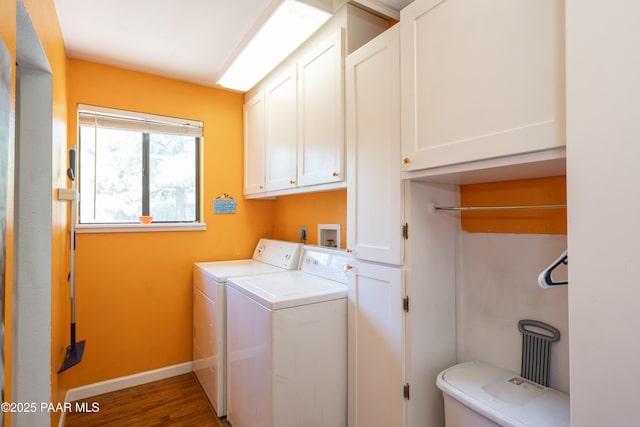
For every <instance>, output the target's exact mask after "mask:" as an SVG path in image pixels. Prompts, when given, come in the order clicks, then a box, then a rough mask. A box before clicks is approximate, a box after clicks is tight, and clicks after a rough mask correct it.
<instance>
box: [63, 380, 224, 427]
mask: <svg viewBox="0 0 640 427" xmlns="http://www.w3.org/2000/svg"><path fill="white" fill-rule="evenodd" d="M78 402H85V403H86V404H87V405H88V407H89V408H91V405H92V404H94V402H97V403H98V404H99V407H100V410H99V411H98V412H93V413H88V412H85V413H77V412H67V414H66V418H65V424H64V425H65V427H76V426H78V427H94V426H95V427H97V426H118V427H129V426H131V427H158V426H173V427H208V426H211V427H231V425H230V424H229V423H228V422H226V421H225V420H221V419H219V418H218V417H217V416H216V415H215V413H214V412H213V409H212V408H211V406H210V405H209V401H208V400H207V397H206V396H205V394H204V391H202V388H201V387H200V384H198V380H196V377H195V376H194V375H193V374H192V373H188V374H184V375H179V376H176V377H172V378H167V379H164V380H160V381H154V382H151V383H148V384H143V385H139V386H136V387H130V388H127V389H124V390H118V391H114V392H111V393H105V394H101V395H98V396H93V397H90V398H88V399H84V400H80V401H78ZM75 405H76V404H75V402H74V403H73V404H72V407H73V408H75Z"/></svg>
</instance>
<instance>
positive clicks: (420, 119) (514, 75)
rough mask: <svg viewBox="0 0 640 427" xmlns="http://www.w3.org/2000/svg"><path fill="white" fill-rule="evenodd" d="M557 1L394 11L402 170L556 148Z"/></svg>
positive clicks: (559, 105) (560, 143)
mask: <svg viewBox="0 0 640 427" xmlns="http://www.w3.org/2000/svg"><path fill="white" fill-rule="evenodd" d="M563 11H564V2H563V1H562V0H489V1H483V2H474V1H468V0H416V1H414V2H413V3H411V4H410V5H408V6H407V7H405V8H404V9H402V11H401V20H400V26H401V36H400V38H401V62H402V157H401V161H402V163H403V170H404V171H418V170H423V169H429V168H437V167H442V166H447V165H455V164H462V163H467V162H474V161H478V160H484V159H493V158H501V157H505V156H512V155H519V154H523V153H533V152H540V151H545V150H555V149H559V148H563V147H564V145H565V139H564V123H565V120H564V21H563V18H564V12H563Z"/></svg>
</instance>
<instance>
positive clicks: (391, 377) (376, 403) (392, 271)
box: [347, 262, 406, 427]
mask: <svg viewBox="0 0 640 427" xmlns="http://www.w3.org/2000/svg"><path fill="white" fill-rule="evenodd" d="M402 274H403V272H402V270H401V269H400V268H394V267H385V266H380V265H376V264H369V263H365V262H355V263H354V264H353V268H352V270H351V274H350V275H349V306H348V324H349V329H348V333H349V338H348V340H349V349H348V354H349V356H348V358H349V369H348V372H349V373H348V377H349V380H348V399H347V401H348V405H349V410H348V414H349V415H348V425H349V427H357V426H359V427H365V426H398V427H401V426H404V425H405V424H406V413H405V411H406V403H405V399H404V396H403V392H402V390H403V386H404V384H405V378H404V350H403V349H404V316H405V314H404V311H403V309H402V299H403V297H404V289H403V288H404V286H403V281H402Z"/></svg>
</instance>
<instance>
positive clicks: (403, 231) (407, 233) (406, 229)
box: [402, 222, 409, 240]
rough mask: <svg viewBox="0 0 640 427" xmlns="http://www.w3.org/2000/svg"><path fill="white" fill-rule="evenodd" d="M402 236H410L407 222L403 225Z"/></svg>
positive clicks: (406, 237) (405, 237)
mask: <svg viewBox="0 0 640 427" xmlns="http://www.w3.org/2000/svg"><path fill="white" fill-rule="evenodd" d="M402 237H404V239H405V240H407V239H408V238H409V224H408V223H406V222H405V223H404V225H403V226H402Z"/></svg>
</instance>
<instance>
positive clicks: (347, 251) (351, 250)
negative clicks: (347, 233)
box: [345, 248, 353, 254]
mask: <svg viewBox="0 0 640 427" xmlns="http://www.w3.org/2000/svg"><path fill="white" fill-rule="evenodd" d="M345 252H346V253H348V254H352V253H353V249H349V248H347V250H346V251H345Z"/></svg>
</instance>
